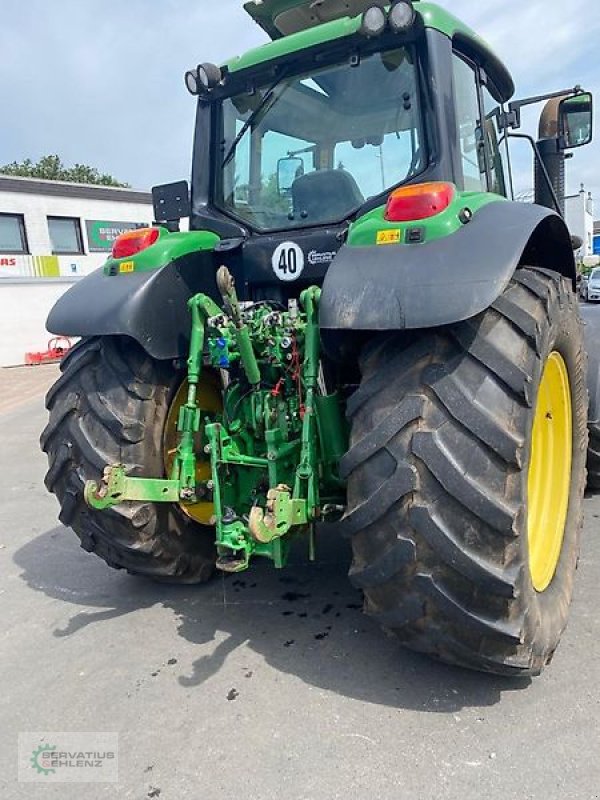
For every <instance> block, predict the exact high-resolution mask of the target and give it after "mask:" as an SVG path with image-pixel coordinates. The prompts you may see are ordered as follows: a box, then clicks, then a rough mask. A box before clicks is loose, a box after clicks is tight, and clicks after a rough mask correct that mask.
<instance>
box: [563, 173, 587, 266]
mask: <svg viewBox="0 0 600 800" xmlns="http://www.w3.org/2000/svg"><path fill="white" fill-rule="evenodd" d="M565 216H566V220H567V225H568V227H569V230H570V232H571V234H572V235H574V236H579V238H580V239H581V241H582V242H583V245H582V247H581V248H580V249H579V250H577V252H576V253H575V256H576V257H577V258H578V259H584V258H589V257H590V256H591V255H593V254H594V201H593V199H592V194H591V192H586V191H585V188H584V186H583V184H582V186H581V190H580V191H579V193H578V194H573V195H567V197H565Z"/></svg>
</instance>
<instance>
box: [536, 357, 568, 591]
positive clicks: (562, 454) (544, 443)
mask: <svg viewBox="0 0 600 800" xmlns="http://www.w3.org/2000/svg"><path fill="white" fill-rule="evenodd" d="M572 458H573V411H572V407H571V391H570V386H569V373H568V371H567V366H566V364H565V362H564V359H563V357H562V356H561V355H560V353H557V352H553V353H551V355H550V357H549V358H548V361H547V362H546V366H545V368H544V374H543V375H542V381H541V383H540V387H539V391H538V397H537V401H536V408H535V419H534V423H533V435H532V442H531V459H530V462H529V480H528V515H527V529H528V540H529V570H530V572H531V580H532V583H533V586H534V587H535V589H536V591H538V592H544V591H545V590H546V589H547V588H548V586H550V584H551V583H552V579H553V578H554V574H555V572H556V568H557V566H558V562H559V559H560V554H561V550H562V543H563V537H564V532H565V524H566V521H567V511H568V509H569V489H570V486H571V464H572Z"/></svg>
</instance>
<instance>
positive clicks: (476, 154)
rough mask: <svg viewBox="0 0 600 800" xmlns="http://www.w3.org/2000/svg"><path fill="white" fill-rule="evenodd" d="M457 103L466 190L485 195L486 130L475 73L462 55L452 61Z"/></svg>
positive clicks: (486, 183) (455, 101) (456, 56)
mask: <svg viewBox="0 0 600 800" xmlns="http://www.w3.org/2000/svg"><path fill="white" fill-rule="evenodd" d="M453 82H454V103H455V108H456V119H457V125H458V136H459V145H460V155H461V162H462V169H463V179H464V189H465V190H466V191H469V192H481V191H483V192H486V191H487V190H488V181H487V173H486V159H485V138H484V136H485V135H484V127H483V125H482V124H481V106H480V100H479V98H480V96H479V85H478V80H477V75H476V73H475V70H474V69H473V68H472V67H471V66H470V65H469V64H468V63H467V62H466V61H464V60H463V59H462V58H461V57H460V56H458V55H456V54H455V55H454V58H453Z"/></svg>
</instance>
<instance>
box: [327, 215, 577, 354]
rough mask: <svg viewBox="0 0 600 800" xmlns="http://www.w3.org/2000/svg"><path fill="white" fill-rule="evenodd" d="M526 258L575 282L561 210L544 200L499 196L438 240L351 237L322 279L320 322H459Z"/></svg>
mask: <svg viewBox="0 0 600 800" xmlns="http://www.w3.org/2000/svg"><path fill="white" fill-rule="evenodd" d="M520 265H527V266H539V267H544V268H546V269H551V270H555V271H556V272H559V273H561V274H563V275H565V276H566V277H568V278H571V279H572V280H573V285H575V277H576V268H575V259H574V256H573V250H572V246H571V238H570V235H569V231H568V229H567V227H566V225H565V223H564V221H563V219H562V217H560V216H559V215H558V214H556V213H554V212H553V211H550V210H549V209H547V208H542V207H541V206H537V205H529V204H524V203H512V202H493V203H489V204H488V205H485V206H484V207H483V208H481V209H480V210H479V211H477V212H476V213H475V214H474V215H473V217H472V220H471V221H470V222H468V223H467V224H465V225H463V226H462V227H461V228H460V229H459V230H458V231H456V232H455V233H452V234H451V235H449V236H446V237H444V238H441V239H436V240H435V241H430V242H427V241H426V242H425V243H423V244H392V245H385V246H366V247H353V246H349V245H345V246H344V247H343V248H342V249H341V250H340V251H339V253H338V255H337V256H336V258H335V259H334V261H333V262H332V264H331V266H330V268H329V271H328V273H327V276H326V278H325V282H324V284H323V294H322V298H321V316H320V318H321V328H322V330H323V333H324V334H325V335H326V333H327V331H332V332H335V331H338V332H342V331H348V332H350V331H363V332H366V331H396V330H414V329H417V328H432V327H437V326H440V325H450V324H452V323H455V322H460V321H462V320H466V319H469V318H471V317H474V316H475V315H477V314H479V313H481V312H482V311H485V309H487V308H489V306H491V305H492V303H493V302H494V301H495V300H496V299H497V298H498V297H499V296H500V295H501V294H502V292H503V291H504V290H505V288H506V286H507V285H508V283H509V281H510V279H511V277H512V276H513V274H514V272H515V270H516V269H518V267H519V266H520ZM335 340H336V341H337V340H339V336H336V337H335Z"/></svg>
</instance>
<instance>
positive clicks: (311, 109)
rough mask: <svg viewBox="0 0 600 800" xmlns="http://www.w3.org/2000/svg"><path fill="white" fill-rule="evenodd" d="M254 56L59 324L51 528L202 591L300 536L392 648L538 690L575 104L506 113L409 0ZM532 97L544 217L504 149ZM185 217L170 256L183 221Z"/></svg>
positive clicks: (290, 37) (204, 78)
mask: <svg viewBox="0 0 600 800" xmlns="http://www.w3.org/2000/svg"><path fill="white" fill-rule="evenodd" d="M245 8H246V10H247V11H248V12H249V14H250V15H251V16H252V17H253V18H254V19H255V20H256V22H258V23H259V24H260V25H261V26H262V27H263V28H264V30H265V31H266V32H267V33H268V34H269V36H270V38H271V41H270V42H268V43H267V44H265V45H263V46H262V47H258V48H257V49H254V50H252V51H250V52H249V53H246V55H244V56H241V57H238V58H234V59H232V60H231V61H229V62H227V63H225V64H224V65H223V66H221V67H217V66H215V65H214V64H208V63H205V64H201V65H200V66H198V67H197V68H195V69H192V70H190V71H189V72H188V73H187V74H186V76H185V82H186V85H187V88H188V90H189V91H190V92H191V94H193V95H194V96H195V97H196V98H197V117H196V134H195V147H194V155H193V170H192V184H191V191H190V190H189V189H188V186H187V183H186V182H182V183H177V184H169V185H166V186H160V187H155V189H154V190H153V198H154V209H155V210H154V213H155V217H156V221H155V223H154V225H153V226H152V227H151V228H146V229H141V230H135V231H131V232H127V233H125V234H123V235H122V236H120V237H119V238H118V239H117V240H116V242H115V245H114V248H113V252H112V257H111V258H110V259H109V260H108V261H107V263H106V264H105V266H104V267H103V268H101V269H100V270H98V271H97V272H95V273H94V274H92V275H90V276H89V277H87V278H86V279H84V280H82V281H81V282H79V283H77V284H76V285H75V286H74V287H73V288H72V289H71V290H70V291H69V292H67V294H66V295H65V296H64V297H63V298H61V299H60V300H59V302H58V303H57V304H56V306H55V307H54V309H53V310H52V312H51V314H50V317H49V321H48V327H49V329H50V330H51V331H53V332H56V333H58V332H60V333H62V334H69V335H73V336H79V337H82V338H81V341H80V342H79V344H78V345H77V346H76V347H75V348H74V349H73V350H72V352H71V353H70V354H69V355H68V356H67V358H66V359H65V360H64V362H63V364H62V375H61V377H60V378H59V380H58V381H57V383H56V385H55V386H54V387H53V388H52V389H51V390H50V392H49V394H48V397H47V406H48V409H49V412H50V420H49V423H48V426H47V427H46V429H45V431H44V433H43V435H42V447H43V449H44V450H45V452H46V453H47V454H48V458H49V463H50V468H49V471H48V474H47V478H46V485H47V487H48V489H49V490H50V491H52V492H54V493H55V494H56V495H57V497H58V499H59V502H60V506H61V511H60V520H61V521H62V522H63V523H64V524H65V525H68V526H70V527H71V528H72V529H73V530H74V531H75V532H76V534H77V535H78V536H79V538H80V540H81V545H82V547H84V548H85V549H86V550H88V551H90V552H95V553H96V554H97V555H99V556H100V557H101V558H103V559H104V560H105V561H106V562H107V563H108V564H109V565H110V566H112V567H116V568H124V569H126V570H128V571H129V572H131V573H136V574H139V575H145V576H150V577H152V578H155V579H157V580H159V581H170V582H174V583H182V584H186V583H189V584H192V583H201V582H203V581H206V580H208V579H209V578H210V577H211V575H212V574H213V572H214V570H215V568H216V569H217V570H221V571H224V572H229V573H234V572H240V571H242V570H246V569H247V568H249V567H251V564H252V561H253V560H254V559H256V558H261V557H262V558H268V559H270V560H271V561H272V563H273V565H274V567H275V568H278V569H279V568H283V567H285V564H286V560H287V558H288V554H289V551H290V547H291V546H292V543H293V542H295V541H299V540H304V542H305V543H306V547H307V551H308V553H309V554H310V558H311V559H314V558H316V557H317V547H316V539H317V536H318V535H319V534H327V535H328V536H329V537H332V536H340V537H342V536H347V537H349V538H350V539H351V542H352V548H353V562H352V567H351V570H350V580H351V581H352V583H353V584H354V585H355V586H356V587H359V588H360V589H361V590H362V592H363V593H364V604H365V611H366V612H367V613H369V614H371V615H373V617H375V618H376V619H377V620H378V621H379V622H380V623H381V625H382V626H384V628H386V629H387V630H391V631H393V632H394V633H395V634H397V636H398V637H399V639H400V640H401V641H402V642H403V643H404V644H406V645H407V646H409V647H411V648H413V649H415V650H418V651H421V652H424V653H428V654H430V655H431V656H433V657H434V658H438V659H441V660H443V661H446V662H449V663H452V664H457V665H462V666H464V667H469V668H472V669H478V670H483V671H488V672H493V673H498V674H503V675H513V676H514V675H534V674H538V673H539V672H540V671H541V670H542V669H543V667H544V666H545V664H547V663H548V662H549V661H550V659H551V657H552V655H553V653H554V651H555V649H556V647H557V645H558V642H559V639H560V637H561V634H562V631H563V629H564V627H565V625H566V623H567V616H568V609H569V604H570V601H571V596H572V591H573V580H574V576H575V570H576V566H577V560H578V554H579V537H580V530H581V525H582V504H583V493H584V487H585V480H586V472H585V467H586V449H587V410H588V399H587V391H586V380H585V370H586V354H585V347H584V339H583V328H582V324H581V321H580V317H579V313H578V304H577V299H576V295H575V293H574V287H575V280H576V270H575V262H574V257H573V242H572V240H571V237H570V235H569V232H568V230H567V228H566V226H565V223H564V221H563V217H562V214H561V210H562V198H563V196H564V163H565V158H566V156H567V155H568V152H567V151H569V150H570V149H571V148H573V147H577V146H581V145H584V144H587V143H588V142H589V141H590V140H591V135H592V132H591V128H592V122H591V120H592V98H591V96H590V95H589V94H587V93H585V92H583V91H582V90H581V89H580V88H579V87H576V88H575V89H573V90H568V91H566V92H558V93H555V94H552V95H547V96H544V97H537V98H529V99H528V100H524V101H513V102H511V97H512V96H513V93H514V85H513V81H512V79H511V76H510V74H509V72H508V71H507V69H506V68H505V67H504V66H503V64H502V63H501V62H500V61H499V60H498V58H497V57H496V56H495V55H494V54H493V52H492V51H491V50H490V49H489V47H488V46H487V45H486V43H485V42H484V41H482V39H481V38H479V36H477V35H476V34H475V33H474V32H473V31H471V30H470V29H469V28H468V27H467V26H466V25H464V24H463V23H461V22H460V21H458V20H457V19H455V18H454V17H453V16H452V15H451V14H449V13H447V12H446V11H444V10H442V9H441V8H439V7H437V6H436V5H434V4H432V3H429V2H420V1H418V0H416V1H415V2H410V0H397V1H396V2H393V3H392V4H391V5H390V4H389V3H386V2H381V1H380V0H343V1H342V0H317V2H308V0H254V2H248V3H246V6H245ZM543 100H548V101H549V102H548V104H547V106H546V109H545V112H544V116H543V119H542V125H541V127H542V136H541V137H540V139H539V141H534V140H533V139H531V138H530V137H529V138H530V141H531V143H532V145H533V150H534V153H535V163H536V182H537V186H536V203H535V204H522V203H515V202H513V201H512V199H511V198H512V196H513V192H512V188H511V185H512V180H511V169H510V159H509V153H510V149H509V148H508V147H507V146H506V143H507V140H509V139H510V138H511V137H514V136H523V134H519V133H516V132H515V131H516V130H517V129H518V128H519V126H520V120H521V108H522V107H523V105H526V104H528V103H531V102H540V101H543ZM185 217H189V219H190V225H189V228H190V229H189V231H185V232H183V231H180V229H179V228H180V226H179V223H180V220H181V219H182V218H185Z"/></svg>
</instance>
